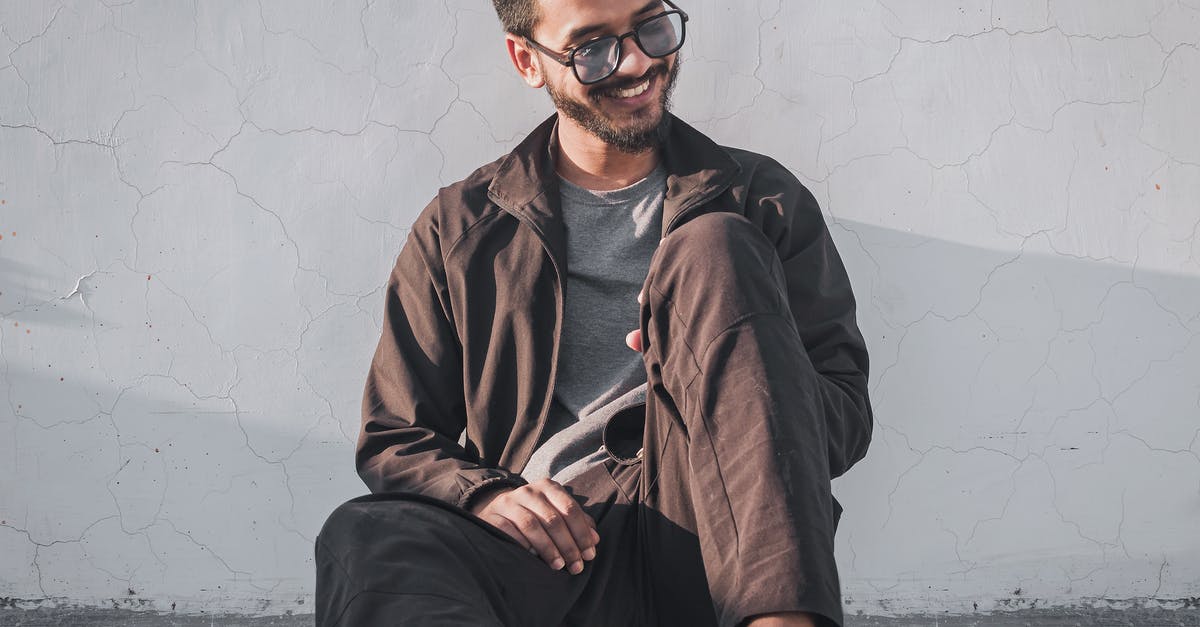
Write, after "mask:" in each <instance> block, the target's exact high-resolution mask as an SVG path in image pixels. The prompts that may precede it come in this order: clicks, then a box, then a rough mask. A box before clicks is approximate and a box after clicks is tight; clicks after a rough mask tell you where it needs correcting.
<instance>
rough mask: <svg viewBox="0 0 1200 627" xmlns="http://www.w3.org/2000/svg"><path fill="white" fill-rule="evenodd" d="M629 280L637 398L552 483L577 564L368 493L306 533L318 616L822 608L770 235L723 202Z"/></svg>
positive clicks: (829, 553)
mask: <svg viewBox="0 0 1200 627" xmlns="http://www.w3.org/2000/svg"><path fill="white" fill-rule="evenodd" d="M646 293H647V298H646V299H645V302H644V303H643V305H642V323H641V327H642V333H643V343H644V345H645V361H646V369H647V378H648V383H649V391H648V394H647V403H646V406H645V407H644V409H641V410H637V411H634V412H629V411H627V412H622V414H620V415H619V416H618V417H617V418H614V419H613V422H612V423H610V425H609V426H610V428H609V429H608V430H606V433H605V438H606V445H607V446H608V448H609V450H610V459H609V460H608V461H607V462H606V463H605V464H604V465H603V466H599V467H595V468H593V469H591V470H590V471H589V472H587V473H585V474H583V475H582V476H580V477H578V478H576V479H575V480H573V481H571V482H570V483H568V484H567V488H568V489H569V490H570V491H571V492H572V494H573V495H574V496H575V497H576V498H577V499H578V500H579V501H580V503H581V504H582V505H583V506H584V508H585V510H586V511H587V512H588V514H590V515H591V516H592V517H593V518H594V519H595V520H596V521H597V525H598V528H599V533H600V545H599V546H598V547H597V557H596V559H595V560H594V561H592V562H590V563H588V564H587V566H586V567H585V569H584V572H583V573H581V574H580V575H576V576H572V575H570V574H568V573H566V571H565V570H563V571H553V570H550V568H549V567H548V566H546V565H545V563H543V562H542V561H541V560H540V559H539V558H537V557H535V556H533V555H530V554H529V553H528V552H527V551H526V550H525V549H523V548H522V547H521V546H520V545H519V544H517V543H516V542H514V541H512V540H511V539H509V538H508V537H507V536H506V535H504V534H503V533H501V532H500V531H498V530H496V529H495V528H493V527H491V526H490V525H488V524H487V523H485V522H483V521H482V520H479V519H478V518H476V517H474V516H472V515H471V514H469V513H467V512H465V511H463V510H461V509H458V508H457V507H454V506H451V505H447V504H444V503H440V502H434V501H431V500H429V499H425V498H422V497H419V496H415V495H402V494H390V495H374V496H368V497H363V498H360V499H355V500H353V501H350V502H348V503H346V504H344V505H342V506H341V507H339V508H338V509H337V510H336V511H335V512H334V513H333V514H332V515H331V516H330V518H329V520H328V521H327V522H326V524H325V527H324V529H322V531H321V534H320V536H319V537H318V539H317V546H316V555H317V623H318V625H321V626H327V625H348V626H349V625H354V626H357V625H408V624H413V625H512V626H520V627H524V626H527V625H528V626H534V625H560V624H565V625H641V624H646V625H654V624H657V625H688V626H691V625H716V624H719V625H736V624H738V623H739V622H741V621H742V620H744V619H745V618H747V617H749V616H753V615H756V614H761V613H766V612H780V611H807V612H813V613H815V614H818V615H820V616H822V617H824V618H825V619H826V620H828V621H829V622H831V623H837V624H840V623H841V620H842V613H841V599H840V592H839V586H838V578H837V568H836V565H835V564H834V560H833V532H834V528H835V526H836V524H837V515H838V511H839V508H838V507H837V504H836V503H835V502H834V500H833V498H832V496H831V494H830V491H829V467H828V459H827V452H826V440H827V438H826V433H825V426H824V424H825V423H824V420H823V416H822V414H821V411H822V410H821V402H820V398H819V394H820V390H819V387H818V386H817V384H816V379H815V377H817V376H818V375H817V374H816V373H815V372H814V371H813V368H812V365H811V364H810V363H809V360H808V356H807V353H806V352H805V350H804V346H803V344H802V343H801V340H800V337H799V335H798V334H797V331H796V328H795V325H794V322H793V319H792V316H791V312H790V311H789V310H788V305H787V297H786V287H785V283H784V277H783V272H782V269H781V267H780V263H779V259H778V257H777V256H776V254H775V249H774V247H773V246H772V244H771V243H770V242H769V241H767V239H766V238H765V237H764V236H763V234H762V231H761V230H760V229H759V228H758V227H756V226H754V225H753V224H751V223H750V222H748V221H747V220H745V219H744V218H742V217H740V216H737V215H734V214H729V213H714V214H706V215H703V216H699V217H697V218H695V219H693V220H692V221H691V222H689V223H687V224H685V225H683V226H682V227H679V228H678V229H676V230H675V231H674V232H673V233H672V234H671V235H670V236H669V237H668V238H667V239H665V240H664V241H663V242H662V243H661V244H660V246H659V249H658V251H657V252H656V253H655V256H654V260H653V262H652V263H651V267H650V273H649V276H648V277H647V279H646ZM638 448H642V449H643V450H644V452H643V454H642V455H641V456H640V457H639V456H635V455H633V454H632V452H633V451H636V450H637V449H638Z"/></svg>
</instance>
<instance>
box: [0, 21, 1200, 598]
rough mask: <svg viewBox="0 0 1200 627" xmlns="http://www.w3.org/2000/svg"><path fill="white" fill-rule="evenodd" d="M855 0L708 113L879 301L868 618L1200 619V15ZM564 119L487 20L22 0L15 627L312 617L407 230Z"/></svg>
mask: <svg viewBox="0 0 1200 627" xmlns="http://www.w3.org/2000/svg"><path fill="white" fill-rule="evenodd" d="M818 5H819V6H818ZM818 5H812V3H809V4H805V3H794V2H784V1H780V0H753V1H751V2H747V3H742V4H738V3H717V2H713V1H711V0H697V1H695V2H693V3H689V4H688V5H687V6H686V7H685V8H686V9H687V10H688V11H689V13H690V14H691V15H692V21H691V22H689V29H690V30H689V40H688V44H687V45H686V47H685V49H684V56H685V67H684V70H683V72H682V75H681V76H682V78H681V82H680V85H679V89H678V91H677V93H676V96H675V103H676V110H677V112H679V113H680V114H681V116H682V117H683V118H684V119H686V120H689V121H691V122H693V123H694V124H695V125H696V126H698V127H699V128H701V129H702V130H704V131H706V132H708V133H710V134H711V135H712V136H713V137H714V138H716V139H717V140H719V141H721V142H723V143H726V144H730V145H736V146H740V147H744V148H749V149H752V150H757V151H760V152H764V153H767V154H770V155H771V156H773V157H774V158H776V159H778V160H779V161H780V162H781V163H783V164H784V165H785V166H787V167H788V168H790V169H791V170H792V171H793V172H795V173H796V174H797V176H799V177H800V178H801V180H803V181H804V182H805V183H806V184H807V185H808V186H809V187H810V188H811V189H812V191H813V193H814V194H815V195H816V196H817V198H818V199H819V200H820V202H821V205H822V207H823V209H824V210H825V211H826V218H827V220H828V221H829V223H830V227H831V231H832V232H833V234H834V237H835V238H836V239H837V241H838V244H839V247H840V250H841V253H842V255H843V257H844V258H845V261H846V264H847V266H848V268H849V270H850V273H851V277H852V279H853V281H854V285H855V288H856V293H857V296H858V300H859V306H860V307H859V319H860V323H861V325H862V327H863V330H864V332H865V334H866V336H867V339H868V342H869V344H870V346H871V349H872V356H873V365H874V368H873V372H872V378H871V391H872V395H873V399H874V402H875V406H876V409H877V427H876V430H875V440H874V444H873V446H872V449H871V451H870V453H869V455H868V457H867V459H866V460H865V461H864V462H863V463H862V464H861V465H860V466H859V467H857V468H856V469H855V470H854V471H853V472H851V473H849V474H848V475H847V476H846V477H844V478H842V479H840V480H839V481H838V483H837V484H836V485H835V490H836V492H837V494H838V496H839V498H840V499H841V500H842V502H843V504H844V505H845V509H846V514H845V516H844V517H843V519H842V525H841V529H840V532H839V535H838V545H837V550H838V558H839V562H840V564H841V568H842V573H841V574H842V584H843V592H844V594H845V597H846V603H847V610H848V611H849V612H851V613H852V614H853V613H857V612H864V613H867V614H914V615H921V614H939V613H941V612H945V611H949V612H963V613H972V612H986V611H993V610H1022V609H1030V608H1046V607H1080V606H1084V607H1091V608H1112V609H1118V610H1120V609H1127V608H1143V609H1144V608H1166V609H1177V608H1181V607H1194V606H1195V599H1194V597H1195V590H1197V589H1198V588H1200V536H1197V535H1196V534H1195V532H1194V529H1195V523H1194V521H1195V519H1196V513H1197V508H1198V506H1200V380H1198V379H1197V377H1196V373H1197V372H1200V212H1198V211H1197V209H1196V208H1197V207H1198V206H1200V134H1198V133H1200V125H1196V124H1195V123H1194V120H1193V118H1194V114H1193V112H1194V111H1195V110H1196V109H1197V103H1198V102H1200V91H1197V90H1198V89H1200V83H1198V82H1197V81H1195V80H1194V77H1195V76H1196V75H1197V74H1198V73H1200V34H1198V33H1200V6H1198V5H1197V4H1196V3H1195V2H1194V1H1193V0H1146V1H1144V2H1125V3H1095V2H1090V1H1088V0H1011V1H1006V2H996V1H995V0H970V1H968V2H960V3H955V4H945V3H938V2H932V1H930V0H922V1H912V2H899V1H892V0H847V1H845V2H841V3H818ZM548 112H549V105H548V101H547V99H546V98H545V96H544V95H543V94H541V93H539V92H536V91H534V90H530V89H527V88H526V87H524V85H523V84H522V83H521V81H520V80H519V79H518V78H517V77H516V76H515V75H514V73H513V72H512V70H511V69H510V68H509V62H508V60H507V58H506V55H505V53H504V51H503V44H502V39H501V33H500V29H499V26H498V24H497V22H496V20H495V17H494V15H493V14H492V12H491V7H490V6H489V5H488V4H487V3H485V2H478V1H475V0H472V1H468V0H444V1H442V2H425V3H408V2H394V1H385V0H357V1H350V2H340V3H311V2H293V1H290V0H287V1H285V0H256V1H255V2H242V3H235V4H226V3H205V2H200V1H199V0H193V2H191V3H145V2H135V1H131V2H123V3H103V2H97V1H95V0H71V1H67V2H16V3H4V4H0V235H2V236H3V237H2V238H0V451H3V453H2V454H0V555H4V556H5V559H4V560H3V561H0V606H3V607H38V606H58V605H64V606H65V605H84V606H93V607H103V608H124V609H139V610H158V611H171V612H184V613H190V612H200V611H205V612H210V613H211V612H224V613H240V614H281V613H285V612H305V611H308V609H306V608H311V607H312V605H311V601H312V562H311V545H312V540H313V538H314V536H315V535H316V533H317V531H318V529H319V528H320V525H321V523H322V522H323V519H324V516H325V515H326V514H327V513H328V512H329V511H331V510H332V509H333V507H335V506H336V505H337V504H338V503H339V502H341V501H343V500H345V499H347V498H349V497H352V496H355V495H357V494H360V493H361V492H362V491H363V488H362V486H361V484H360V483H359V482H358V480H357V478H356V477H355V476H354V472H353V468H352V455H351V451H352V447H353V441H354V438H355V435H356V431H357V424H358V411H359V400H360V394H361V389H362V378H363V375H364V373H365V369H366V366H367V362H368V360H369V358H370V355H371V352H372V349H373V346H374V342H375V341H376V338H377V337H378V332H379V325H380V324H381V321H380V309H381V305H382V295H383V294H382V286H383V283H384V281H385V279H386V276H387V273H388V271H389V270H390V268H391V263H392V261H393V260H394V258H395V255H396V253H397V251H398V249H399V247H400V245H401V244H402V242H403V241H404V238H405V237H406V235H407V229H408V226H409V224H411V222H412V220H413V219H414V217H415V216H416V215H417V213H418V212H419V211H420V210H421V208H422V207H424V206H425V204H426V203H427V202H428V200H429V199H430V198H431V197H432V195H433V194H434V193H435V192H436V190H437V189H438V187H439V186H441V185H444V184H447V183H450V182H452V181H454V180H457V179H459V178H461V177H463V176H466V175H467V174H469V173H470V172H471V171H472V170H473V169H474V168H475V167H477V166H479V165H481V164H483V163H484V162H487V161H490V160H492V159H494V158H496V157H497V156H499V155H501V154H503V153H504V152H505V151H507V150H508V149H510V148H511V147H512V146H513V145H515V143H516V142H517V141H519V140H520V138H522V137H523V136H524V134H525V133H526V132H527V131H528V130H529V129H530V128H532V127H533V126H534V125H535V124H536V123H537V122H538V121H540V120H541V119H542V118H543V117H544V116H545V115H546V114H547V113H548Z"/></svg>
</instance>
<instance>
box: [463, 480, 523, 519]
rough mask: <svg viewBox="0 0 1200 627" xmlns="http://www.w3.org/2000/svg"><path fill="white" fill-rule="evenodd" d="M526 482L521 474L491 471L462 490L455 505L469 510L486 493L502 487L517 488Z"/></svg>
mask: <svg viewBox="0 0 1200 627" xmlns="http://www.w3.org/2000/svg"><path fill="white" fill-rule="evenodd" d="M528 483H529V482H528V481H526V480H525V478H524V477H522V476H521V475H514V474H509V473H504V472H502V471H499V470H495V471H491V472H489V473H488V474H487V475H485V478H484V479H483V480H482V481H477V482H475V483H474V484H472V485H471V486H470V487H468V488H467V489H466V490H463V493H462V496H461V497H459V499H458V503H457V505H458V506H459V507H461V508H462V509H465V510H467V511H471V505H473V504H474V503H475V501H477V500H478V499H480V498H482V497H483V496H485V495H487V494H490V493H492V492H495V491H496V490H500V489H502V488H519V487H521V486H523V485H526V484H528Z"/></svg>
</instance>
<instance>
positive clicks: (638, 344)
mask: <svg viewBox="0 0 1200 627" xmlns="http://www.w3.org/2000/svg"><path fill="white" fill-rule="evenodd" d="M625 345H626V346H628V347H629V348H632V349H633V350H635V351H637V352H639V353H640V352H642V330H641V329H634V330H632V331H630V332H629V333H628V334H627V335H626V336H625Z"/></svg>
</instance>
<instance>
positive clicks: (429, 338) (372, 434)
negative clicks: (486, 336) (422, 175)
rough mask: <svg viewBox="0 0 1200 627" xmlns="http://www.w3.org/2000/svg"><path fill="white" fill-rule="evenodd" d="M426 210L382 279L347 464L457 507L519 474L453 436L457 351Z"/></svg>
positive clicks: (375, 481) (459, 423)
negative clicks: (357, 429)
mask: <svg viewBox="0 0 1200 627" xmlns="http://www.w3.org/2000/svg"><path fill="white" fill-rule="evenodd" d="M435 203H436V201H435ZM435 208H436V204H435V205H431V206H430V207H429V208H427V209H426V211H425V212H423V213H422V214H421V216H420V217H419V218H418V219H417V221H416V223H414V225H413V228H412V230H411V231H410V232H409V236H408V241H407V242H405V244H404V247H403V248H402V249H401V251H400V255H399V257H398V258H397V260H396V265H395V267H394V268H393V270H392V273H391V276H390V278H389V280H388V284H387V294H386V302H385V306H384V319H383V330H382V334H381V336H380V338H379V345H378V347H377V348H376V350H375V356H374V358H373V359H372V361H371V369H370V371H369V372H368V374H367V384H366V390H365V392H364V394H363V416H362V431H361V433H360V434H359V439H358V450H357V454H356V462H357V467H358V474H359V476H360V477H362V479H363V481H364V482H365V483H366V484H367V487H368V488H369V489H370V490H371V492H376V493H378V492H414V493H418V494H422V495H425V496H429V497H433V498H436V499H439V500H441V501H444V502H447V503H451V504H454V505H457V506H459V507H462V508H464V509H465V508H467V507H468V506H469V504H470V501H471V499H472V498H473V497H474V496H476V495H478V494H481V493H482V492H484V491H490V490H491V489H494V488H499V487H501V486H519V485H523V484H524V483H525V481H524V479H522V478H521V476H520V475H517V474H514V473H511V472H508V471H507V470H504V469H500V468H492V467H488V466H485V465H483V464H482V463H481V462H480V460H479V459H478V457H477V456H476V455H474V454H472V453H471V452H469V451H468V450H467V449H466V448H464V447H463V446H460V445H459V443H458V438H459V436H460V435H461V434H462V432H463V429H464V428H465V426H466V410H465V402H464V400H463V399H464V390H463V367H462V351H461V343H460V341H459V339H458V335H457V333H456V331H455V328H454V325H453V324H452V320H453V317H452V316H451V315H450V314H451V303H450V300H449V297H448V292H447V290H446V282H445V269H444V266H443V261H442V255H441V245H440V238H439V236H438V229H437V226H436V224H435V222H434V220H433V219H432V216H433V215H434V209H435Z"/></svg>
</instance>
